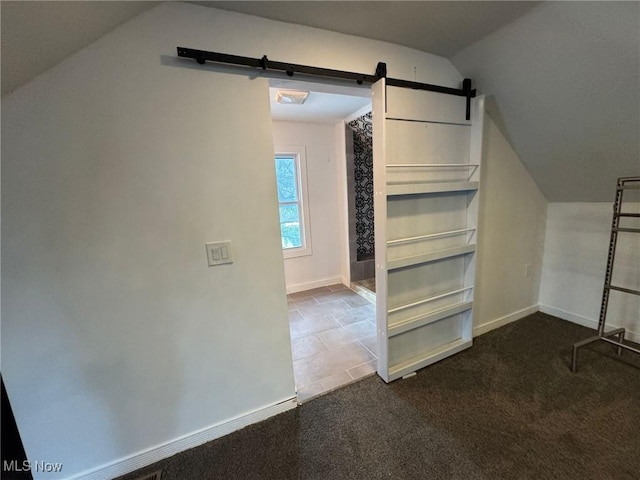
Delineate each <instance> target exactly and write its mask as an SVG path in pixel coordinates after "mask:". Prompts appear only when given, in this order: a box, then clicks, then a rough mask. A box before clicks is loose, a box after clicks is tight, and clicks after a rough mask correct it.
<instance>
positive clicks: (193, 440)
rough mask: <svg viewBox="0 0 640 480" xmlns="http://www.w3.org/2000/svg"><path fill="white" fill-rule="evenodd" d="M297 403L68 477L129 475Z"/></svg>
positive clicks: (104, 479)
mask: <svg viewBox="0 0 640 480" xmlns="http://www.w3.org/2000/svg"><path fill="white" fill-rule="evenodd" d="M297 405H298V403H297V399H296V398H295V397H293V398H290V399H288V400H285V401H283V402H280V403H276V404H275V405H271V406H269V407H266V408H262V409H259V410H255V411H253V412H251V413H248V414H246V415H242V416H239V417H236V418H234V419H231V420H229V421H226V422H222V423H218V424H216V425H213V426H211V427H207V428H204V429H202V430H199V431H197V432H193V433H190V434H188V435H185V436H183V437H180V438H177V439H175V440H171V441H169V442H167V443H165V444H162V445H158V446H156V447H152V448H150V449H148V450H144V451H142V452H139V453H136V454H134V455H131V456H129V457H125V458H123V459H121V460H116V461H115V462H112V463H109V464H107V465H103V466H101V467H98V468H96V469H93V470H89V471H85V472H82V473H79V474H77V475H74V476H72V477H68V478H67V480H110V479H112V478H116V477H119V476H121V475H126V474H128V473H131V472H134V471H136V470H138V469H140V468H143V467H147V466H149V465H151V464H153V463H156V462H158V461H160V460H163V459H165V458H168V457H171V456H172V455H175V454H177V453H180V452H184V451H185V450H189V449H190V448H194V447H197V446H199V445H202V444H204V443H207V442H210V441H211V440H215V439H216V438H220V437H223V436H225V435H228V434H230V433H232V432H235V431H236V430H240V429H241V428H244V427H247V426H249V425H251V424H253V423H257V422H261V421H262V420H266V419H267V418H269V417H273V416H274V415H277V414H279V413H283V412H286V411H287V410H291V409H293V408H296V407H297Z"/></svg>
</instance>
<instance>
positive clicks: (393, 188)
mask: <svg viewBox="0 0 640 480" xmlns="http://www.w3.org/2000/svg"><path fill="white" fill-rule="evenodd" d="M477 189H478V182H446V183H408V184H396V185H394V184H390V185H387V196H394V195H418V194H422V193H445V192H464V191H470V190H477Z"/></svg>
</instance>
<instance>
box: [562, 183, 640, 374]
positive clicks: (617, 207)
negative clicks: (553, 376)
mask: <svg viewBox="0 0 640 480" xmlns="http://www.w3.org/2000/svg"><path fill="white" fill-rule="evenodd" d="M625 190H640V177H622V178H618V184H617V188H616V200H615V203H614V204H613V221H612V224H611V240H610V242H609V256H608V258H607V270H606V273H605V278H604V288H603V291H602V305H601V307H600V318H599V320H598V334H597V335H595V336H593V337H589V338H587V339H585V340H581V341H580V342H576V343H574V344H573V354H572V357H571V371H572V372H574V373H575V372H576V371H577V368H578V350H579V349H580V348H582V347H584V346H585V345H589V344H591V343H594V342H597V341H599V340H602V341H603V342H606V343H609V344H611V345H615V346H616V347H617V353H618V355H621V354H622V349H625V350H629V351H631V352H634V353H638V354H640V350H638V349H637V348H634V347H632V346H631V345H627V344H625V343H624V334H625V329H624V328H616V329H614V330H610V331H608V332H605V323H606V318H607V308H608V306H609V293H610V292H611V290H615V291H618V292H622V293H627V294H631V295H640V291H639V290H633V289H631V288H625V287H620V286H618V285H612V284H611V276H612V273H613V263H614V260H615V257H616V245H617V243H618V233H620V232H627V233H640V228H626V227H620V219H621V218H625V217H626V218H640V213H630V212H622V211H621V210H622V196H623V193H624V191H625ZM615 337H617V340H614V339H613V338H615Z"/></svg>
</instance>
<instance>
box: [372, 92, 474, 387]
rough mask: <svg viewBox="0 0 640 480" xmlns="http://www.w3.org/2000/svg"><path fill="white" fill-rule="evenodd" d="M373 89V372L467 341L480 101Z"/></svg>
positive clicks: (395, 373) (423, 361)
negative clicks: (468, 105)
mask: <svg viewBox="0 0 640 480" xmlns="http://www.w3.org/2000/svg"><path fill="white" fill-rule="evenodd" d="M464 111H465V99H464V98H463V97H453V96H448V95H442V94H437V93H433V92H427V91H421V90H409V89H404V88H397V87H390V86H385V85H384V80H381V81H379V82H377V83H376V84H375V85H374V88H373V121H374V134H373V139H374V189H375V196H374V203H375V204H374V207H375V235H376V246H375V247H376V291H377V292H376V293H377V303H376V309H377V310H376V316H377V329H378V350H379V360H378V373H379V375H380V376H381V377H382V378H383V379H384V380H385V381H387V382H389V381H392V380H395V379H397V378H399V377H402V376H404V375H406V374H408V373H411V372H413V371H415V370H418V369H420V368H422V367H425V366H427V365H430V364H432V363H434V362H437V361H439V360H441V359H443V358H446V357H448V356H450V355H453V354H454V353H457V352H459V351H461V350H463V349H465V348H468V347H470V346H471V345H472V332H473V292H474V280H475V262H476V238H477V235H476V234H477V228H478V202H479V199H478V197H479V186H480V183H479V182H480V163H481V157H482V154H481V152H482V128H483V125H482V123H483V122H482V120H483V112H484V100H483V98H482V97H480V98H476V99H474V101H473V102H472V122H470V121H466V120H464Z"/></svg>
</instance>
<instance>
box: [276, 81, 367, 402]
mask: <svg viewBox="0 0 640 480" xmlns="http://www.w3.org/2000/svg"><path fill="white" fill-rule="evenodd" d="M301 92H302V93H301ZM306 92H308V94H307V93H306ZM370 95H371V90H370V88H368V87H350V86H339V85H333V84H325V83H310V82H299V81H292V80H275V79H274V80H271V82H270V98H271V114H272V131H273V139H274V153H275V156H274V161H275V168H276V180H277V184H278V201H279V211H280V227H281V235H282V245H283V262H284V269H285V280H286V286H287V301H288V305H289V325H290V332H291V342H292V353H293V362H294V375H295V381H296V389H297V394H298V399H299V401H301V402H303V401H307V400H310V399H312V398H314V397H316V396H318V395H321V394H324V393H327V392H329V391H332V390H334V389H336V388H339V387H341V386H344V385H347V384H349V383H352V382H354V381H357V380H359V379H361V378H364V377H366V376H369V375H373V374H374V373H375V372H376V350H377V335H376V316H375V315H376V314H375V288H372V289H367V288H366V287H364V286H362V285H359V284H358V283H356V282H363V281H365V280H367V279H370V278H372V277H373V271H374V270H373V264H374V262H373V258H374V256H375V253H374V251H373V177H372V174H373V163H372V161H373V155H372V149H371V146H372V145H371V139H372V135H371V132H372V129H371V126H372V125H371V121H370V120H371V97H370ZM300 98H304V100H303V103H296V102H299V101H300V100H299V99H300ZM278 99H280V100H281V101H280V102H278ZM367 120H368V123H367ZM367 152H368V153H367ZM367 198H370V200H371V205H370V206H366V199H367ZM367 224H370V228H363V226H362V225H367ZM358 225H360V226H358ZM358 234H360V237H359V236H358ZM358 245H360V248H358ZM367 247H369V248H368V249H367ZM367 255H369V258H366V256H367ZM369 259H371V261H370V264H371V268H370V270H365V267H364V265H365V262H367V260H369ZM370 286H372V285H371V284H370Z"/></svg>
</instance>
